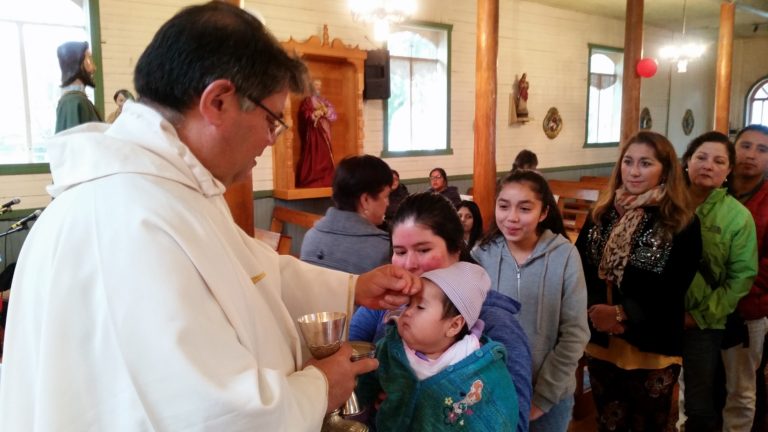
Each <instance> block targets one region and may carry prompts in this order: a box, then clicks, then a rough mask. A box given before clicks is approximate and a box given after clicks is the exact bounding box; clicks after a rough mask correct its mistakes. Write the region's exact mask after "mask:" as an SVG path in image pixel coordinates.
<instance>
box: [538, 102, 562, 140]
mask: <svg viewBox="0 0 768 432" xmlns="http://www.w3.org/2000/svg"><path fill="white" fill-rule="evenodd" d="M541 127H542V128H543V129H544V133H545V134H546V135H547V138H549V139H555V137H556V136H557V135H559V134H560V131H561V130H562V129H563V118H562V117H560V113H559V112H558V111H557V108H555V107H552V108H550V109H549V111H547V115H546V116H545V117H544V123H542V125H541Z"/></svg>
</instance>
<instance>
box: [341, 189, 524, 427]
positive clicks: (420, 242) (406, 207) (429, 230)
mask: <svg viewBox="0 0 768 432" xmlns="http://www.w3.org/2000/svg"><path fill="white" fill-rule="evenodd" d="M392 246H393V250H394V254H393V255H392V264H394V265H396V266H399V267H403V268H405V269H407V270H409V271H410V272H412V273H414V274H416V275H422V274H423V273H425V272H428V271H431V270H435V269H440V268H445V267H449V266H451V265H453V264H455V263H457V262H459V261H467V260H471V258H470V257H469V255H468V254H467V253H466V250H465V248H464V240H463V229H462V225H461V221H460V220H459V216H458V214H457V213H456V210H455V209H454V208H453V206H452V205H451V203H450V202H448V201H447V200H446V199H445V198H443V197H442V196H441V195H437V194H432V193H418V194H414V195H411V196H409V197H408V198H406V199H405V200H404V201H403V203H402V204H401V205H400V208H399V209H398V211H397V214H396V215H395V217H394V219H393V220H392ZM519 310H520V304H519V303H517V302H516V301H515V300H512V299H511V298H509V297H507V296H505V295H503V294H500V293H498V292H494V291H491V292H489V293H488V295H487V297H486V299H485V302H484V303H483V307H482V310H481V312H480V319H481V320H482V321H483V322H484V324H485V328H484V329H483V334H485V335H487V336H488V337H489V338H490V339H491V340H494V341H496V342H499V343H501V344H502V345H503V346H504V347H505V348H506V351H507V356H506V365H507V370H508V371H509V372H510V374H511V376H512V380H513V382H514V389H515V391H516V394H517V402H518V420H517V431H521V432H522V431H527V430H528V413H529V409H530V398H531V354H530V349H529V347H528V341H527V338H526V336H525V333H524V332H523V330H522V328H521V327H520V324H519V323H518V322H517V318H516V316H517V313H518V311H519ZM384 315H385V313H384V312H383V311H378V310H371V309H367V308H364V307H361V308H358V310H357V312H355V315H354V316H353V317H352V321H351V326H350V340H366V341H378V340H380V339H381V338H382V337H383V335H384V329H385V326H384V321H385V320H384Z"/></svg>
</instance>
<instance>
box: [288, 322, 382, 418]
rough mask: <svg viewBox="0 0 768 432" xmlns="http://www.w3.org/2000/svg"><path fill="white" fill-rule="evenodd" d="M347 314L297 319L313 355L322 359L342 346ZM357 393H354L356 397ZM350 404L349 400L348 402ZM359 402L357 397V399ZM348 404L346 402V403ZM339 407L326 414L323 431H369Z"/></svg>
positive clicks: (305, 341)
mask: <svg viewBox="0 0 768 432" xmlns="http://www.w3.org/2000/svg"><path fill="white" fill-rule="evenodd" d="M346 320H347V314H345V313H343V312H316V313H311V314H307V315H304V316H302V317H300V318H299V319H298V320H297V321H298V323H299V330H300V331H301V334H302V336H304V343H306V344H307V347H308V348H309V352H310V353H312V357H314V358H316V359H322V358H325V357H328V356H330V355H333V354H334V353H335V352H337V351H338V350H339V349H340V348H341V340H342V336H344V324H345V323H346ZM354 396H355V394H354V393H352V397H353V398H354ZM347 404H349V402H347ZM355 404H357V399H355ZM345 405H346V404H345ZM339 411H340V410H339V409H337V410H335V411H333V412H332V413H330V414H328V415H326V416H325V419H323V426H322V429H321V432H368V427H367V426H365V425H364V424H363V423H360V422H356V421H353V420H346V419H344V418H343V417H341V415H340V413H339Z"/></svg>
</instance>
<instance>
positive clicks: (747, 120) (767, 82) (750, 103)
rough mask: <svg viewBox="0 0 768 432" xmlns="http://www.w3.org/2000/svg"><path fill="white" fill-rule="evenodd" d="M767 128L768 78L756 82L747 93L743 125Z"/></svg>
mask: <svg viewBox="0 0 768 432" xmlns="http://www.w3.org/2000/svg"><path fill="white" fill-rule="evenodd" d="M751 124H761V125H765V126H768V77H764V78H763V79H761V80H759V81H757V82H756V83H755V85H753V86H752V88H751V89H750V90H749V92H747V110H746V115H745V116H744V125H745V126H747V125H751Z"/></svg>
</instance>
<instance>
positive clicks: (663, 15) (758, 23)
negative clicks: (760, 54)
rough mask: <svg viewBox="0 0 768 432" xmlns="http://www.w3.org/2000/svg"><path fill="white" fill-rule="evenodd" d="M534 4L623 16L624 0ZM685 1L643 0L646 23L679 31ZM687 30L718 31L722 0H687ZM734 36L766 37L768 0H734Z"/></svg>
mask: <svg viewBox="0 0 768 432" xmlns="http://www.w3.org/2000/svg"><path fill="white" fill-rule="evenodd" d="M529 1H531V2H533V3H539V4H543V5H548V6H553V7H556V8H560V9H568V10H573V11H578V12H583V13H588V14H591V15H603V16H607V17H611V18H617V19H624V13H625V10H626V5H627V2H626V0H529ZM683 1H684V0H645V4H644V17H643V20H644V22H645V24H646V25H650V26H654V27H660V28H664V29H667V30H671V31H676V32H679V31H681V29H682V26H683ZM686 1H687V3H686V32H688V31H694V32H698V31H706V32H711V33H715V34H716V33H717V31H718V27H719V22H720V4H721V3H723V1H721V0H686ZM733 3H735V5H736V27H735V33H736V35H737V37H768V0H734V1H733Z"/></svg>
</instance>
